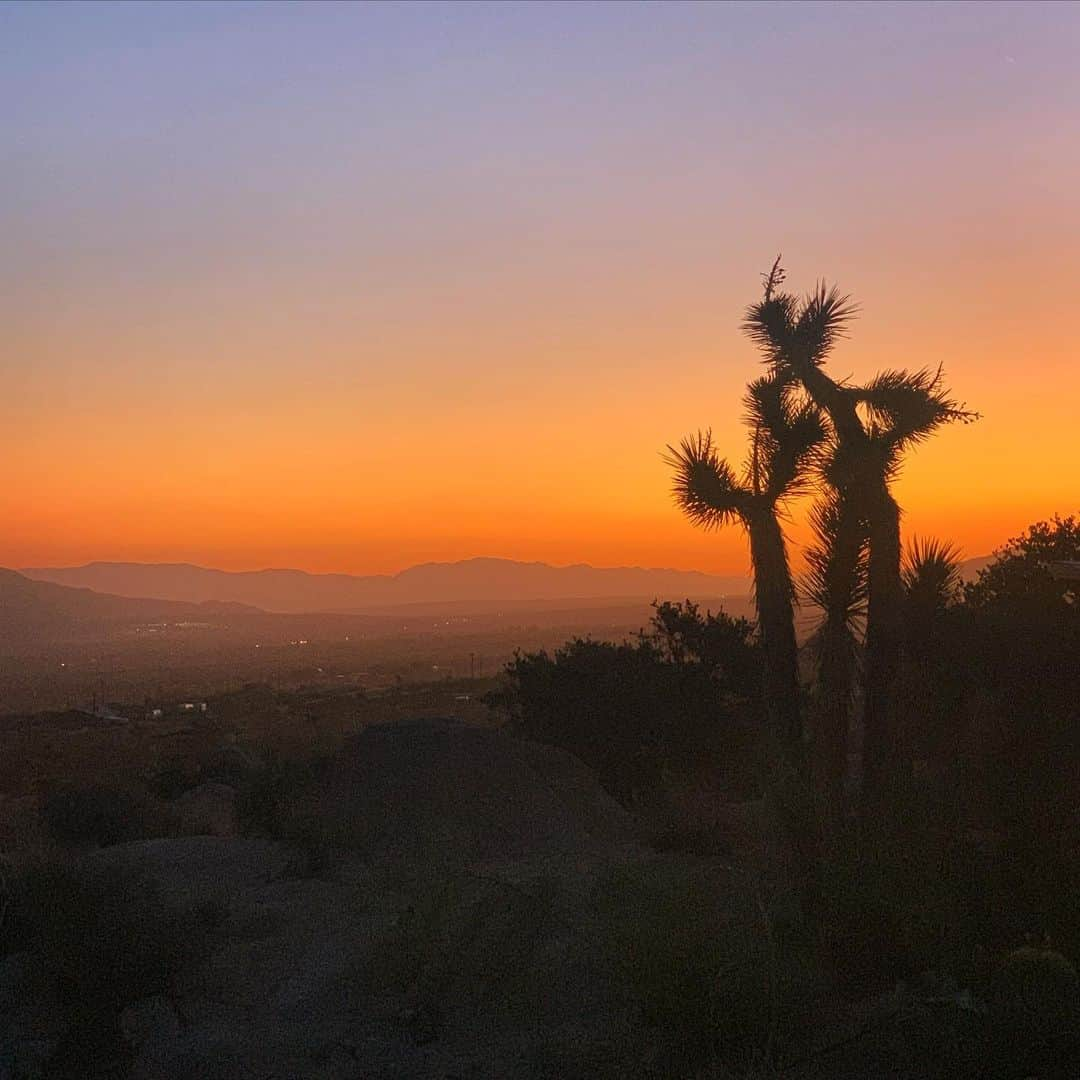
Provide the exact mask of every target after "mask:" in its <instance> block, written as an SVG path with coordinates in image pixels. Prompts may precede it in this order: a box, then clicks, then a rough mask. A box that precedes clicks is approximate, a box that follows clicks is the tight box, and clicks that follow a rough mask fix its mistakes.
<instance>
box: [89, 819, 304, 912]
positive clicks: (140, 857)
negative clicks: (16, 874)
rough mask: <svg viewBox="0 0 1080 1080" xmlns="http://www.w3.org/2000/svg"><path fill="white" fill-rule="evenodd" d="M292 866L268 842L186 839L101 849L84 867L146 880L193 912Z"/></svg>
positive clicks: (285, 855) (94, 853) (282, 853)
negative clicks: (152, 882) (206, 903)
mask: <svg viewBox="0 0 1080 1080" xmlns="http://www.w3.org/2000/svg"><path fill="white" fill-rule="evenodd" d="M288 862H289V856H288V853H287V852H285V851H283V850H282V849H281V848H280V847H279V846H278V845H277V844H274V843H271V842H270V841H269V840H245V839H239V838H235V837H217V836H183V837H178V838H174V839H162V840H142V841H139V842H137V843H134V844H118V845H116V846H115V847H110V848H102V849H101V850H100V851H94V852H91V853H90V854H89V855H86V856H84V857H83V859H82V860H81V863H80V865H81V866H82V867H84V868H85V869H86V870H87V871H88V872H94V871H95V870H104V871H108V870H117V871H121V872H126V873H134V874H136V875H146V876H148V877H150V878H151V879H152V880H154V881H155V882H156V883H157V884H158V885H159V886H160V888H161V890H162V894H163V895H164V896H166V897H167V898H168V899H169V901H170V903H173V904H175V905H176V906H177V907H191V906H192V905H194V904H200V903H204V902H215V901H220V900H223V899H228V898H230V897H232V896H234V895H237V894H239V893H241V892H243V891H245V890H248V889H251V888H253V887H257V886H259V885H261V884H264V883H266V882H268V881H272V880H274V879H275V878H279V877H280V876H281V875H282V874H283V873H284V871H285V867H286V866H287V865H288Z"/></svg>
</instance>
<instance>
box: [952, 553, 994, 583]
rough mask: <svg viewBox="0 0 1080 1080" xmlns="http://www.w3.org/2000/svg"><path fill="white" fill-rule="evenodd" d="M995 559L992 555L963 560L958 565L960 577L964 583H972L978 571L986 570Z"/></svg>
mask: <svg viewBox="0 0 1080 1080" xmlns="http://www.w3.org/2000/svg"><path fill="white" fill-rule="evenodd" d="M995 558H996V556H994V555H980V556H978V558H975V559H965V560H964V561H963V562H962V563H961V564H960V577H961V578H963V579H964V581H974V580H975V579H976V578H977V577H978V576H979V571H980V570H984V569H986V567H988V566H989V565H990V564H991V563H992V562H993V561H994V559H995Z"/></svg>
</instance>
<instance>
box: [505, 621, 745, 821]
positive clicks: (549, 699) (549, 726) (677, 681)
mask: <svg viewBox="0 0 1080 1080" xmlns="http://www.w3.org/2000/svg"><path fill="white" fill-rule="evenodd" d="M752 632H753V626H752V625H751V624H750V623H748V622H747V621H746V620H744V619H731V618H729V617H728V616H726V615H724V614H722V613H721V614H720V615H712V614H710V613H706V614H705V615H702V614H701V613H700V611H699V610H698V608H697V606H696V605H694V604H691V603H687V604H685V605H684V604H661V605H658V606H657V607H656V614H655V615H654V618H653V623H652V628H651V630H650V631H649V632H643V633H642V634H640V635H639V637H638V639H637V640H636V641H632V642H622V643H621V644H613V643H611V642H602V641H593V640H590V639H584V638H576V639H574V640H573V641H570V642H567V644H565V645H564V646H562V647H561V648H559V649H557V650H556V651H555V652H554V654H549V653H548V652H546V651H544V650H541V651H540V652H537V653H518V654H516V655H515V658H514V660H513V661H512V662H511V663H510V664H509V665H508V666H507V668H506V688H505V690H504V691H503V692H502V693H499V694H492V695H489V697H488V699H487V700H488V703H489V704H490V705H492V706H494V707H496V708H500V709H502V710H503V711H505V712H506V713H507V714H508V716H509V717H510V720H511V723H512V725H513V727H514V728H515V729H516V730H518V731H519V732H520V733H521V734H523V735H525V736H526V737H527V738H531V739H535V740H537V741H538V742H544V743H549V744H551V745H554V746H559V747H561V748H563V749H565V750H568V751H570V753H572V754H574V755H575V756H577V757H578V758H580V759H581V760H582V761H583V762H585V764H586V765H588V766H590V768H592V769H594V770H595V771H596V773H597V775H598V776H599V778H600V780H601V782H602V783H603V784H604V786H605V787H606V788H607V789H608V790H609V791H610V792H611V793H612V794H613V795H614V796H615V797H616V798H618V799H620V800H621V801H623V802H625V803H628V804H633V803H635V802H637V801H639V800H640V799H641V797H642V796H646V797H648V796H651V795H654V794H656V793H657V791H658V790H659V789H660V788H661V787H662V784H663V776H664V772H665V769H666V768H672V769H674V770H675V771H680V770H682V769H686V768H690V769H694V768H700V766H701V763H702V761H703V760H708V761H709V762H710V764H715V769H714V770H713V771H714V772H716V773H717V774H720V775H723V776H724V777H725V778H726V779H727V781H728V783H729V786H730V787H731V788H733V789H734V790H735V791H736V792H738V793H739V794H740V795H743V796H751V795H753V794H755V793H756V788H757V785H756V771H757V729H758V712H759V709H758V702H759V697H760V663H759V656H758V651H757V646H756V645H754V644H753V643H752V641H751V635H752Z"/></svg>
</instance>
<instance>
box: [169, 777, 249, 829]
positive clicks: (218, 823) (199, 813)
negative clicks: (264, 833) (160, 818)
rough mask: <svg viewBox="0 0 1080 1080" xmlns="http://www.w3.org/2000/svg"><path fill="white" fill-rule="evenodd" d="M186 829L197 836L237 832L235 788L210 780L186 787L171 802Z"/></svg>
mask: <svg viewBox="0 0 1080 1080" xmlns="http://www.w3.org/2000/svg"><path fill="white" fill-rule="evenodd" d="M173 805H174V806H175V807H176V811H177V814H178V816H179V818H180V824H181V826H182V828H183V829H184V831H185V832H188V833H192V834H195V835H198V836H236V835H237V833H238V832H239V823H238V820H237V814H236V789H235V788H233V787H231V786H230V785H229V784H221V783H217V782H216V781H212V782H210V783H206V784H200V785H199V786H198V787H197V788H192V789H191V790H190V791H185V792H184V794H183V795H181V796H180V797H179V798H178V799H177V800H176V801H175V803H174V804H173Z"/></svg>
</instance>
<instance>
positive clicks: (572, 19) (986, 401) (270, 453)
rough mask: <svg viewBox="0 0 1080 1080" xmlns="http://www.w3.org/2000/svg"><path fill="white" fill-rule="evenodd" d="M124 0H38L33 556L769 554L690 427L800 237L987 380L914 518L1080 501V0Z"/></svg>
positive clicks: (14, 421)
mask: <svg viewBox="0 0 1080 1080" xmlns="http://www.w3.org/2000/svg"><path fill="white" fill-rule="evenodd" d="M86 7H88V8H90V9H91V14H93V15H94V16H95V17H93V18H91V17H90V16H87V15H86V14H82V15H71V14H65V11H64V10H63V9H61V8H51V9H48V8H20V7H18V6H17V5H13V6H11V7H9V8H8V9H7V10H5V11H3V12H2V13H0V20H3V25H0V40H4V41H7V42H9V43H11V48H13V49H14V50H16V51H15V52H13V53H12V54H11V55H9V56H8V57H7V59H8V60H9V61H11V62H9V63H6V64H3V65H0V92H4V94H5V100H8V101H14V102H15V103H16V104H19V105H21V109H20V110H18V111H19V119H18V121H17V122H16V123H15V124H14V125H12V128H11V131H10V132H6V133H5V134H4V136H3V137H2V138H3V140H4V152H5V161H7V162H10V163H11V167H10V168H6V169H5V170H4V171H3V173H2V174H0V196H2V200H0V225H2V226H3V230H4V235H5V236H6V237H10V238H11V239H10V242H7V243H5V245H4V247H3V250H2V251H0V272H2V274H3V282H4V285H5V288H4V289H3V290H2V293H3V295H2V297H0V315H2V318H3V323H2V325H3V326H4V328H5V331H4V336H5V343H4V347H3V355H2V358H0V377H2V380H3V386H4V395H3V398H2V399H0V430H2V431H3V439H4V451H5V452H4V459H5V466H6V467H5V483H4V484H3V486H2V489H0V521H3V522H4V529H3V531H2V535H0V565H7V566H29V565H58V564H73V563H81V562H85V561H88V560H92V559H133V560H142V561H179V560H184V561H193V562H198V563H202V564H204V565H214V566H221V567H224V568H234V569H240V568H254V567H261V566H268V565H278V566H280V565H291V566H298V567H302V568H306V569H311V570H347V571H356V572H379V571H390V570H395V569H399V568H401V567H404V566H407V565H409V564H411V563H415V562H418V561H424V560H429V559H455V558H463V557H468V556H471V555H501V556H506V557H511V558H521V559H543V560H546V561H550V562H557V563H563V562H576V561H587V562H592V563H595V564H598V565H599V564H604V565H613V564H639V565H668V566H679V567H687V568H689V567H694V568H699V569H705V570H713V571H718V572H740V571H742V570H743V569H745V567H746V563H747V559H746V552H745V544H744V541H743V538H742V537H741V536H740V535H739V534H738V532H737V531H735V530H730V531H728V532H725V533H722V534H719V535H706V534H702V533H700V532H699V531H697V530H694V529H692V528H691V527H690V526H689V525H688V524H686V523H685V522H683V521H682V520H681V519H680V518H679V516H678V514H677V513H676V512H675V510H674V509H673V508H672V506H671V504H670V501H669V499H668V495H667V488H668V478H667V475H666V470H665V467H664V466H663V464H662V462H661V461H660V456H659V455H660V451H661V450H662V449H663V446H664V444H665V443H666V442H669V441H676V440H677V439H678V438H680V437H681V436H682V435H683V434H684V433H686V432H688V431H691V430H693V429H696V428H698V427H700V426H707V425H712V427H713V428H714V431H715V432H716V433H717V436H718V439H719V442H720V444H721V446H722V447H727V448H730V449H731V451H732V452H733V453H734V454H735V455H736V456H739V457H741V454H742V449H743V439H742V433H741V431H740V429H739V425H738V416H739V412H740V405H739V398H740V395H741V390H742V386H743V384H744V383H745V382H746V380H747V379H748V378H751V377H753V376H754V374H755V373H756V368H755V364H756V360H755V354H754V352H753V349H752V348H751V347H750V345H749V344H748V343H747V342H745V341H744V340H743V339H742V338H741V337H740V336H739V333H738V322H739V319H740V315H741V310H742V307H743V306H744V305H745V304H746V303H747V302H748V301H750V300H752V299H753V298H754V296H755V294H756V292H757V289H758V282H757V274H758V273H759V272H760V271H761V270H763V269H765V268H766V267H767V265H768V263H769V262H770V261H771V259H772V257H773V255H774V254H775V252H776V251H778V250H783V252H784V255H785V263H786V264H787V265H788V267H789V269H790V273H791V277H790V284H792V285H793V286H795V287H798V288H803V287H809V286H810V285H812V283H813V281H814V279H815V278H816V277H817V276H826V277H828V278H829V279H831V280H836V281H838V282H839V283H840V284H841V286H842V287H844V288H845V289H847V290H849V291H851V292H852V293H854V294H855V296H856V298H857V299H858V300H859V301H860V302H861V304H862V308H863V311H862V315H861V317H860V320H859V321H858V323H857V324H856V325H855V327H854V331H853V335H852V338H851V340H850V341H848V342H845V343H844V344H843V345H842V346H841V348H840V349H839V350H838V352H837V354H836V359H835V361H834V364H835V368H836V371H837V373H838V374H852V375H854V376H855V377H856V378H859V377H863V376H866V375H868V374H870V373H871V372H873V371H874V370H876V369H877V368H880V367H884V366H924V365H937V364H938V363H944V364H945V365H946V368H947V372H948V380H949V383H950V384H951V386H952V387H953V389H954V391H955V392H956V394H957V396H959V397H961V398H962V399H964V400H966V401H967V402H968V404H969V405H970V406H971V407H973V408H976V409H978V410H979V411H980V412H982V413H983V419H982V420H981V421H980V422H979V423H978V424H976V425H974V426H971V427H957V428H955V429H953V430H949V431H947V432H945V433H944V434H943V435H941V436H939V437H938V438H936V439H935V440H933V441H932V442H931V443H929V444H927V445H926V446H925V447H924V448H922V449H920V450H919V451H917V452H916V454H915V455H914V456H913V457H912V458H911V460H910V462H909V464H908V466H907V468H906V470H905V473H904V475H903V478H902V480H901V482H900V483H899V485H898V494H899V496H900V499H901V502H902V504H903V505H904V507H905V510H906V527H907V529H908V530H909V532H917V533H920V534H922V533H934V534H936V535H940V536H944V537H948V538H950V539H952V540H954V541H955V542H957V543H958V544H960V545H961V546H962V548H963V549H964V551H965V552H966V553H967V554H969V555H977V554H983V553H985V552H987V551H989V550H990V549H991V548H993V547H995V546H997V545H998V544H1000V543H1001V542H1002V541H1003V540H1004V539H1006V538H1007V537H1008V536H1010V535H1012V534H1014V533H1016V532H1018V531H1020V530H1021V529H1022V528H1024V527H1025V526H1026V525H1027V524H1029V523H1030V522H1032V521H1034V520H1037V519H1040V518H1045V517H1048V516H1050V515H1051V514H1053V513H1054V512H1055V511H1057V512H1062V513H1068V512H1075V511H1077V510H1080V483H1078V482H1077V480H1076V477H1077V475H1078V474H1080V469H1078V464H1080V453H1078V452H1077V445H1078V443H1077V437H1076V428H1075V425H1076V419H1075V418H1076V415H1077V402H1078V401H1080V364H1078V363H1077V360H1078V346H1077V344H1076V342H1075V339H1074V337H1073V335H1072V333H1071V330H1070V329H1069V328H1070V327H1071V325H1072V321H1073V318H1074V312H1075V310H1076V303H1077V300H1076V295H1077V285H1078V284H1080V283H1078V280H1077V278H1078V273H1077V269H1076V267H1077V255H1078V252H1080V140H1077V139H1076V138H1075V132H1076V127H1077V120H1078V118H1080V74H1078V71H1077V67H1078V66H1077V65H1076V64H1075V63H1074V60H1075V55H1077V54H1078V53H1080V8H1076V7H1068V6H1055V5H1046V6H1041V5H1032V6H1030V7H1028V6H1021V5H1016V6H1014V5H1007V4H1006V5H995V6H993V7H989V8H980V9H978V11H977V12H976V11H975V10H974V9H972V8H965V7H961V6H957V7H955V8H946V7H940V6H923V5H898V6H892V5H867V6H865V7H855V8H852V7H848V8H845V9H844V14H843V17H840V15H838V13H837V9H835V8H832V7H828V6H824V7H818V6H816V5H798V6H795V7H790V8H789V7H786V6H784V5H767V6H761V7H756V6H750V7H743V6H739V5H735V6H733V7H731V8H727V7H723V6H717V7H715V8H701V7H695V6H686V7H683V6H681V5H673V6H671V7H668V6H663V7H660V6H656V7H653V6H648V5H646V6H626V7H622V6H619V5H598V6H592V5H583V6H582V7H581V8H580V9H577V8H574V7H559V6H553V7H544V6H539V5H538V6H532V7H530V6H524V7H521V8H486V7H476V8H453V7H451V8H449V9H446V8H442V7H439V6H435V7H427V6H424V5H415V6H410V7H407V8H381V7H380V8H373V7H361V6H357V7H353V8H349V7H344V8H342V7H334V6H330V7H325V8H324V7H320V6H312V7H303V6H302V7H299V8H291V7H289V8H285V9H277V8H275V7H274V6H270V7H259V6H256V7H253V8H252V7H248V8H240V9H238V8H235V7H233V6H231V5H226V6H224V7H217V6H214V5H211V6H209V7H206V8H200V9H195V10H192V9H187V13H185V11H184V8H183V6H180V7H168V6H164V7H162V6H159V5H149V6H147V7H134V8H132V7H130V6H128V5H119V6H116V7H111V6H109V7H99V8H95V7H94V6H93V5H87V6H86ZM125 12H127V14H125ZM777 12H783V18H782V19H779V18H778V16H777V14H776V13H777ZM80 19H81V20H82V22H80ZM13 57H14V58H15V59H13ZM765 59H767V60H768V61H769V63H771V64H772V65H773V67H774V69H775V76H774V77H773V78H772V79H771V80H769V79H767V78H766V79H765V85H761V79H762V76H760V74H759V68H760V63H761V62H762V61H763V60H765ZM791 533H792V537H793V540H794V541H795V542H796V544H797V543H798V541H799V540H800V539H801V538H802V537H803V532H802V528H801V523H800V515H798V514H796V518H795V522H794V524H793V527H792V529H791Z"/></svg>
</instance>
